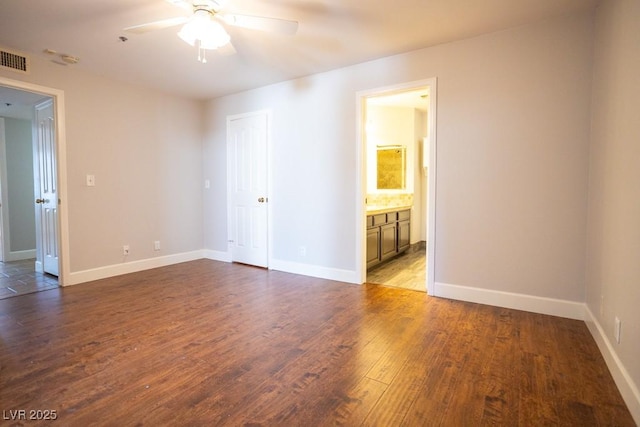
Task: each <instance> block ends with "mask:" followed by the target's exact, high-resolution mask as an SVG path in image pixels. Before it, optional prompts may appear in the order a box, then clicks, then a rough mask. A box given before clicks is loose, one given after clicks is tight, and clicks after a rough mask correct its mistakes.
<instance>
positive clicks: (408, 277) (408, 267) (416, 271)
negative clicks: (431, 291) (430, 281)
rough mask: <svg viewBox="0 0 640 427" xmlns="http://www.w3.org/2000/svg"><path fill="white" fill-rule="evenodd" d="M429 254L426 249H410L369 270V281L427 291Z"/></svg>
mask: <svg viewBox="0 0 640 427" xmlns="http://www.w3.org/2000/svg"><path fill="white" fill-rule="evenodd" d="M426 258H427V254H426V250H424V249H421V250H420V249H409V250H408V251H407V252H405V253H404V254H402V255H400V256H398V257H397V258H394V259H392V260H390V261H388V262H386V263H384V264H382V265H380V266H377V267H375V268H373V269H372V270H371V271H368V272H367V283H374V284H379V285H384V286H391V287H394V288H403V289H411V290H414V291H421V292H426V291H427V272H426V267H427V259H426Z"/></svg>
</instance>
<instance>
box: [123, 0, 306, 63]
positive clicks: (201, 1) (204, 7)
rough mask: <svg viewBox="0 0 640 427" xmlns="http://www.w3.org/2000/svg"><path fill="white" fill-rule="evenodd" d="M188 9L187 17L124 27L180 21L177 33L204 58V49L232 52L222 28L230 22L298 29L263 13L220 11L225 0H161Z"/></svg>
mask: <svg viewBox="0 0 640 427" xmlns="http://www.w3.org/2000/svg"><path fill="white" fill-rule="evenodd" d="M165 1H167V2H169V3H171V4H173V5H176V6H179V7H182V8H183V9H186V10H189V11H190V12H192V15H191V16H190V17H182V16H181V17H176V18H169V19H163V20H161V21H155V22H149V23H147V24H142V25H135V26H133V27H127V28H125V29H124V31H126V32H128V33H133V34H142V33H146V32H149V31H155V30H161V29H164V28H169V27H174V26H177V25H183V26H182V28H181V29H180V31H179V32H178V36H179V37H180V38H181V39H182V40H184V41H185V42H187V43H188V44H190V45H191V46H196V47H197V48H198V60H199V61H200V62H207V59H206V57H205V51H206V50H214V49H217V50H218V51H219V52H220V53H222V54H231V53H234V52H235V49H234V47H233V45H232V44H231V37H230V36H229V34H228V33H227V31H226V30H225V28H224V25H230V26H235V27H241V28H248V29H252V30H260V31H269V32H275V33H279V34H286V35H293V34H295V33H296V32H297V31H298V22H296V21H290V20H286V19H278V18H268V17H266V16H252V15H238V14H231V13H224V12H222V9H223V8H224V7H225V6H226V3H227V2H228V0H165Z"/></svg>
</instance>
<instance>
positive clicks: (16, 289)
mask: <svg viewBox="0 0 640 427" xmlns="http://www.w3.org/2000/svg"><path fill="white" fill-rule="evenodd" d="M34 264H35V260H33V259H28V260H23V261H11V262H0V299H4V298H11V297H15V296H18V295H24V294H30V293H33V292H39V291H45V290H47V289H54V288H57V287H58V278H57V277H55V276H50V275H48V274H42V273H36V271H35V269H34Z"/></svg>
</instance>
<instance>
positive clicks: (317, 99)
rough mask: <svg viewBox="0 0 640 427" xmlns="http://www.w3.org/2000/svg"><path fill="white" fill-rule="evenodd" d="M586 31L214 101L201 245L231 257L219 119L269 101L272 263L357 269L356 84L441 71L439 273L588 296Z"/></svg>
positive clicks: (466, 45) (579, 21)
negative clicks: (304, 253) (271, 123)
mask: <svg viewBox="0 0 640 427" xmlns="http://www.w3.org/2000/svg"><path fill="white" fill-rule="evenodd" d="M591 31H592V26H591V17H590V16H578V17H568V18H563V19H559V20H555V21H551V22H545V23H541V24H537V25H532V26H527V27H523V28H517V29H513V30H509V31H503V32H499V33H494V34H489V35H485V36H482V37H477V38H474V39H469V40H464V41H460V42H457V43H450V44H445V45H440V46H437V47H433V48H428V49H423V50H418V51H415V52H410V53H407V54H402V55H397V56H393V57H388V58H385V59H381V60H378V61H372V62H368V63H363V64H360V65H356V66H353V67H349V68H344V69H340V70H335V71H332V72H328V73H324V74H318V75H314V76H310V77H307V78H303V79H299V80H294V81H289V82H284V83H281V84H276V85H272V86H268V87H263V88H260V89H257V90H253V91H248V92H244V93H240V94H236V95H231V96H227V97H224V98H220V99H216V100H212V101H210V102H208V104H207V111H206V119H205V122H206V123H207V129H206V132H205V165H204V170H205V175H210V178H211V179H212V181H213V182H214V185H213V186H212V188H211V190H210V191H209V192H208V193H207V195H206V197H205V245H206V247H207V248H209V249H211V250H214V251H221V252H224V251H226V208H225V205H224V200H226V191H225V188H226V184H225V179H226V178H225V134H224V126H225V123H224V120H225V117H226V116H227V115H230V114H239V113H243V112H248V111H253V110H259V109H265V108H270V109H272V110H273V119H274V127H273V146H272V153H273V159H272V166H273V168H272V171H271V173H272V178H273V179H272V184H273V187H272V188H273V193H272V194H271V197H270V201H271V202H272V206H271V207H272V211H271V212H272V225H273V236H274V239H273V240H274V241H273V242H272V244H273V255H274V258H276V259H278V260H285V261H290V262H300V263H305V264H309V265H311V266H322V267H323V268H326V269H329V270H340V271H350V272H353V274H354V275H355V272H356V270H357V269H358V268H359V266H358V265H356V257H355V253H356V241H355V236H356V220H355V212H356V206H357V204H358V203H360V199H359V194H358V191H357V188H358V187H357V181H358V179H359V172H358V165H357V164H356V162H357V152H358V144H359V142H358V141H357V140H356V115H355V112H356V103H355V96H356V92H358V91H362V90H370V89H373V88H378V87H383V86H390V85H396V84H399V83H403V82H410V81H417V80H422V79H425V78H430V77H437V78H438V157H437V162H438V169H437V170H438V177H437V198H438V206H437V229H436V266H435V269H436V270H435V271H436V281H437V282H440V283H444V284H454V285H463V286H469V287H474V288H478V289H491V290H498V291H509V292H516V293H522V294H528V295H537V296H544V297H549V298H558V299H564V300H571V301H583V299H584V268H585V264H584V247H585V227H586V215H585V209H586V193H587V188H586V181H587V153H588V151H587V145H588V140H589V103H590V97H589V91H590V81H591V79H590V76H591V62H590V60H591V52H590V51H591ZM303 245H304V246H306V247H307V257H306V258H304V259H303V258H302V257H301V256H300V255H299V254H298V250H297V248H298V247H299V246H303Z"/></svg>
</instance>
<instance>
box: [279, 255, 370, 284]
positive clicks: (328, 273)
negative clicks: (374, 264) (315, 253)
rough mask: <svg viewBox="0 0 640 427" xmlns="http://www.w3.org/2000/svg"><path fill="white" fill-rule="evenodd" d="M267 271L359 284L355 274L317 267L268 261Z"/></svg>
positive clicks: (348, 271) (289, 262) (353, 272)
mask: <svg viewBox="0 0 640 427" xmlns="http://www.w3.org/2000/svg"><path fill="white" fill-rule="evenodd" d="M269 269H270V270H278V271H284V272H285V273H294V274H300V275H303V276H312V277H318V278H320V279H328V280H336V281H338V282H347V283H357V284H360V282H359V281H357V278H356V272H355V271H350V270H340V269H337V268H328V267H320V266H317V265H311V264H302V263H298V262H291V261H282V260H274V259H272V260H271V261H270V263H269Z"/></svg>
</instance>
